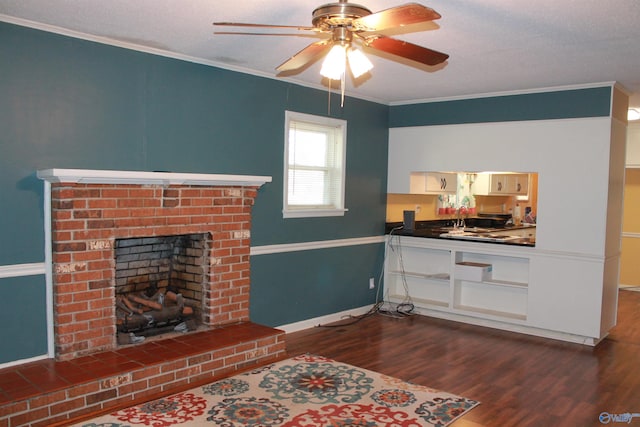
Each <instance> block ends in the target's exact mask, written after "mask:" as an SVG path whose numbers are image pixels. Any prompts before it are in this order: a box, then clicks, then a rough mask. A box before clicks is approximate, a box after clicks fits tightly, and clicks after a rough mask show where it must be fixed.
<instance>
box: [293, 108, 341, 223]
mask: <svg viewBox="0 0 640 427" xmlns="http://www.w3.org/2000/svg"><path fill="white" fill-rule="evenodd" d="M285 134H286V141H285V175H284V176H285V177H286V179H285V189H284V209H283V214H284V217H285V218H288V217H306V216H309V217H310V216H335V215H344V211H345V209H344V176H345V168H344V166H345V152H346V150H345V148H346V137H345V136H346V122H345V121H344V120H338V119H331V118H326V117H319V116H312V115H308V114H301V113H294V112H291V111H287V112H286V127H285Z"/></svg>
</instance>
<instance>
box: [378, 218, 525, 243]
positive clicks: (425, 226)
mask: <svg viewBox="0 0 640 427" xmlns="http://www.w3.org/2000/svg"><path fill="white" fill-rule="evenodd" d="M532 228H533V229H535V224H526V225H525V224H523V225H519V226H516V225H498V224H496V225H495V226H493V227H466V228H464V232H463V230H462V229H457V230H456V229H454V228H453V227H452V226H451V221H445V220H434V221H416V225H415V229H414V230H413V231H407V230H404V229H403V227H402V222H388V223H386V230H385V233H386V234H393V235H400V236H411V237H423V238H429V239H448V240H465V241H475V242H481V243H489V244H498V245H512V246H527V247H532V246H535V244H536V241H535V237H533V238H531V237H519V236H508V235H507V236H505V233H504V232H505V231H509V230H523V229H532ZM454 230H455V231H454ZM495 233H499V234H495Z"/></svg>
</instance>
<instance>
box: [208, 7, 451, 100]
mask: <svg viewBox="0 0 640 427" xmlns="http://www.w3.org/2000/svg"><path fill="white" fill-rule="evenodd" d="M440 17H441V16H440V14H439V13H438V12H436V11H435V10H433V9H431V8H428V7H426V6H423V5H421V4H418V3H408V4H405V5H402V6H397V7H392V8H390V9H385V10H382V11H380V12H376V13H372V12H371V11H370V10H369V9H367V8H366V7H364V6H361V5H358V4H351V3H348V2H347V0H339V1H338V2H336V3H327V4H324V5H322V6H320V7H318V8H316V9H315V10H314V11H313V14H312V21H311V24H312V26H311V27H305V26H292V25H268V24H249V23H238V22H214V25H217V26H231V27H253V28H256V27H257V28H280V29H295V30H300V31H313V32H317V33H328V34H329V35H330V37H328V38H326V39H323V40H320V41H318V42H315V43H311V44H310V45H308V46H307V47H305V48H304V49H302V50H301V51H299V52H298V53H296V54H295V55H293V56H292V57H291V58H289V59H288V60H286V61H285V62H283V63H282V64H280V65H279V66H278V67H277V68H276V70H277V71H279V72H281V73H287V74H295V73H298V72H300V71H302V70H303V69H305V68H306V67H307V66H309V65H310V64H312V63H314V62H315V61H317V60H318V59H319V58H320V57H322V56H323V55H325V54H327V58H326V59H325V61H324V63H323V67H322V70H321V71H320V73H321V74H322V75H323V76H325V77H327V78H329V79H335V80H337V79H341V80H342V88H343V95H344V76H345V69H346V65H347V63H348V65H349V69H350V71H351V73H352V74H353V76H354V77H355V78H357V77H359V76H360V75H362V74H364V73H366V72H368V71H369V70H371V68H372V67H373V65H372V64H371V62H370V61H369V60H368V59H367V58H366V56H365V55H364V54H363V53H362V52H361V51H359V50H357V49H356V48H355V47H353V45H352V42H353V41H354V40H357V41H358V42H360V44H361V45H362V46H364V47H366V48H369V49H373V50H378V51H381V52H384V53H387V54H390V55H392V56H397V57H401V58H405V59H408V60H410V61H414V62H417V63H420V64H425V65H429V66H434V65H438V64H440V63H442V62H444V61H446V60H447V58H448V57H449V55H447V54H446V53H442V52H438V51H435V50H431V49H428V48H425V47H422V46H418V45H415V44H412V43H409V42H405V41H402V40H398V39H395V38H392V37H388V36H385V35H382V34H379V32H380V31H386V30H393V29H396V28H399V27H404V26H406V25H411V24H418V23H424V22H429V21H433V20H436V19H439V18H440ZM227 34H228V33H227ZM232 34H250V33H232ZM252 34H256V33H252Z"/></svg>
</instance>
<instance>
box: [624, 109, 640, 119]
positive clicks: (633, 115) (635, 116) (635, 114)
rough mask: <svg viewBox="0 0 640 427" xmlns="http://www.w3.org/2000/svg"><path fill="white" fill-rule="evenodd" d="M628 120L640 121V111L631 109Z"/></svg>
mask: <svg viewBox="0 0 640 427" xmlns="http://www.w3.org/2000/svg"><path fill="white" fill-rule="evenodd" d="M627 120H640V111H638V110H637V109H636V108H629V110H628V111H627Z"/></svg>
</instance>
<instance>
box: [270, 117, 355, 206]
mask: <svg viewBox="0 0 640 427" xmlns="http://www.w3.org/2000/svg"><path fill="white" fill-rule="evenodd" d="M292 122H293V123H302V124H309V125H311V126H312V127H313V128H315V129H316V130H317V129H320V130H321V131H326V132H327V134H330V137H331V138H335V141H336V144H338V147H337V148H336V150H337V151H336V154H337V156H336V165H333V168H330V169H331V170H330V171H329V173H330V174H332V176H333V179H334V180H335V179H338V180H339V184H338V186H339V188H338V189H337V191H335V193H334V196H335V197H334V200H332V201H331V203H328V204H324V205H290V204H289V200H288V198H289V185H290V183H289V166H290V165H289V150H290V149H291V148H293V145H294V141H289V134H290V128H291V125H292ZM284 135H285V142H284V175H283V181H284V185H283V187H284V194H283V209H282V216H283V218H307V217H327V216H344V213H345V212H346V211H347V209H345V206H344V194H345V176H346V157H347V121H346V120H340V119H334V118H330V117H322V116H315V115H311V114H304V113H298V112H294V111H285V125H284Z"/></svg>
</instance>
